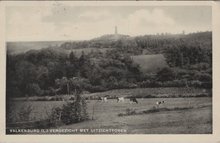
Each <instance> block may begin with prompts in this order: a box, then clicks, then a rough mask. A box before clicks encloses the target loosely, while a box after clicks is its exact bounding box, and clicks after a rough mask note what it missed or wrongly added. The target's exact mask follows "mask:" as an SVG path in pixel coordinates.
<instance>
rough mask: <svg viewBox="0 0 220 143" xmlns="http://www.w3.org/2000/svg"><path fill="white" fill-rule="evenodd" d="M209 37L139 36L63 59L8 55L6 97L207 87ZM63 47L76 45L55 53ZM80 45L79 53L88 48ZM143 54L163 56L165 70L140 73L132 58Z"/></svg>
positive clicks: (49, 52) (41, 53) (51, 53)
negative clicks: (175, 87) (104, 48)
mask: <svg viewBox="0 0 220 143" xmlns="http://www.w3.org/2000/svg"><path fill="white" fill-rule="evenodd" d="M209 34H210V33H199V34H192V35H186V36H185V38H184V39H181V38H177V37H175V38H174V37H172V36H169V35H168V36H165V37H164V36H163V35H160V36H157V38H156V39H157V40H152V39H151V38H152V37H151V38H149V37H148V38H146V37H144V36H143V37H136V38H135V39H130V40H129V41H126V40H125V39H123V40H125V41H123V40H117V41H115V42H113V41H111V42H110V43H108V44H112V45H115V47H114V46H113V47H112V49H111V50H107V51H106V52H105V53H102V52H98V51H91V52H90V53H88V54H85V53H84V52H82V53H81V55H80V56H76V53H74V52H73V51H72V52H70V53H69V54H66V53H65V52H60V50H56V49H54V48H45V49H41V50H30V51H28V52H26V53H22V54H18V55H9V54H8V55H7V72H6V73H7V75H6V78H7V81H6V94H7V96H8V97H24V96H45V95H57V94H74V93H75V92H76V91H75V90H76V89H77V87H82V88H83V90H84V91H88V92H97V91H105V90H111V89H121V88H136V87H169V86H180V87H183V86H194V87H203V88H211V87H212V49H211V47H210V46H211V45H210V37H209V36H210V35H209ZM153 37H154V36H153ZM164 38H165V39H164ZM167 38H168V39H170V40H168V39H167ZM149 39H151V40H149ZM134 40H135V42H134ZM162 41H163V42H162ZM165 41H166V42H165ZM93 43H94V41H93ZM78 44H79V43H78ZM81 44H82V45H83V43H80V44H79V45H78V46H79V47H78V48H81V47H80V45H81ZM87 44H88V43H87ZM154 44H156V46H155V47H154V46H153V45H154ZM67 45H69V48H68V50H71V48H72V46H71V45H74V44H73V43H68V42H67V43H64V44H63V45H61V46H60V47H59V48H61V49H65V48H67V47H68V46H67ZM84 46H85V45H84ZM84 46H82V48H86V47H87V46H85V47H84ZM160 46H161V47H160ZM110 47H111V45H110ZM143 49H148V50H149V51H151V52H150V54H152V53H162V54H163V55H164V56H165V58H166V61H167V63H168V65H169V67H166V68H163V69H159V70H158V71H157V72H155V73H143V72H142V71H141V67H140V66H139V65H137V64H135V63H134V61H133V60H132V58H131V55H140V54H142V50H143ZM158 49H159V50H158ZM152 62H153V61H152Z"/></svg>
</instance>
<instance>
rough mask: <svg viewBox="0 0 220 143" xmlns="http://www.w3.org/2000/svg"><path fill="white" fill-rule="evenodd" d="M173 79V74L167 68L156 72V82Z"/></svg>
mask: <svg viewBox="0 0 220 143" xmlns="http://www.w3.org/2000/svg"><path fill="white" fill-rule="evenodd" d="M174 77H175V75H174V72H173V70H172V69H171V68H169V67H165V68H163V69H161V70H160V71H158V72H157V80H158V81H169V80H173V79H174Z"/></svg>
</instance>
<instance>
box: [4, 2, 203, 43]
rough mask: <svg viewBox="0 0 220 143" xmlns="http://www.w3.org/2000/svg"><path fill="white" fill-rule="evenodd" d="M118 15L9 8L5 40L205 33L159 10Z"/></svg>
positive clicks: (76, 9) (77, 9) (93, 10)
mask: <svg viewBox="0 0 220 143" xmlns="http://www.w3.org/2000/svg"><path fill="white" fill-rule="evenodd" d="M122 10H123V9H122ZM120 11H121V10H120ZM120 11H115V10H112V9H110V8H109V9H98V8H97V7H95V8H92V7H89V9H85V8H80V7H62V8H58V7H56V8H54V7H46V6H45V7H28V8H27V7H25V8H24V7H23V8H17V7H16V8H11V9H10V10H8V14H7V20H6V21H7V32H6V38H7V40H10V41H14V40H16V41H19V40H22V41H30V40H35V41H36V40H40V41H46V40H87V39H91V38H95V37H98V36H101V35H104V34H111V33H114V26H116V25H117V26H118V32H119V33H120V34H127V35H131V36H136V35H145V34H156V33H162V32H163V33H164V32H168V33H179V32H181V31H182V30H185V31H186V32H188V31H189V32H191V31H199V30H207V26H204V27H202V26H201V25H200V26H198V25H190V26H186V25H184V24H182V23H178V22H177V21H176V20H175V19H174V18H173V17H172V16H170V15H169V14H168V13H167V12H166V11H165V10H164V9H162V8H154V9H151V10H149V9H144V8H142V9H136V10H131V11H129V10H127V11H124V13H123V14H121V13H120ZM180 16H181V15H180Z"/></svg>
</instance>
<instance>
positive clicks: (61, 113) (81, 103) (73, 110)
mask: <svg viewBox="0 0 220 143" xmlns="http://www.w3.org/2000/svg"><path fill="white" fill-rule="evenodd" d="M87 119H89V116H88V113H87V105H86V101H85V99H84V98H82V97H81V96H80V95H79V94H77V95H76V100H75V101H73V102H68V103H67V104H65V105H63V107H62V108H54V109H53V111H52V114H51V116H50V120H51V122H52V123H53V124H54V125H57V124H60V123H64V124H66V125H67V124H72V123H77V122H81V121H85V120H87Z"/></svg>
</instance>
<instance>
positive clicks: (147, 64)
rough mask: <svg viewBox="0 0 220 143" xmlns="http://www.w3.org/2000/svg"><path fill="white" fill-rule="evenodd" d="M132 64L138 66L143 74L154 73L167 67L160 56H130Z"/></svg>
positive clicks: (163, 58)
mask: <svg viewBox="0 0 220 143" xmlns="http://www.w3.org/2000/svg"><path fill="white" fill-rule="evenodd" d="M132 59H133V60H134V63H137V64H139V65H140V67H141V70H142V71H143V72H155V71H158V70H159V69H161V68H164V67H167V66H168V65H167V63H166V61H165V57H164V56H163V55H162V54H155V55H138V56H132Z"/></svg>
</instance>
